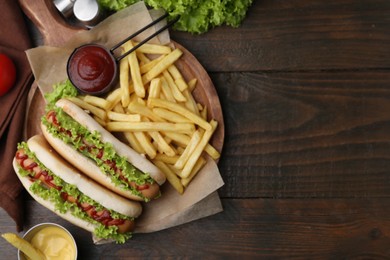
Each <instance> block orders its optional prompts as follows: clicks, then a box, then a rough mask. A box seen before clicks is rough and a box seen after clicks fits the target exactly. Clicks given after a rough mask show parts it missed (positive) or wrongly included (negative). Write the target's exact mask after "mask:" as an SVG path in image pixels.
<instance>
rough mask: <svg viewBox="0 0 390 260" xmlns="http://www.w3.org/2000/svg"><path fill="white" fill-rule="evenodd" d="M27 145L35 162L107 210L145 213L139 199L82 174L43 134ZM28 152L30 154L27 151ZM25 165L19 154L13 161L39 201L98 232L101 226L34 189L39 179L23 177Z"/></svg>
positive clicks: (17, 171) (28, 187) (30, 140)
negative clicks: (57, 151)
mask: <svg viewBox="0 0 390 260" xmlns="http://www.w3.org/2000/svg"><path fill="white" fill-rule="evenodd" d="M27 146H28V149H29V150H30V151H31V152H32V153H34V156H35V160H34V161H35V162H37V163H38V162H39V163H40V164H41V165H43V166H44V167H45V168H47V170H48V171H50V173H52V174H53V175H55V176H57V177H58V178H60V179H61V180H62V181H64V182H65V183H67V184H70V185H73V186H75V187H76V188H77V189H78V190H79V191H80V192H81V193H82V194H83V195H85V196H86V197H89V198H91V199H92V200H94V201H95V202H97V203H98V204H99V205H101V207H103V208H105V209H107V210H111V211H115V212H117V213H120V214H122V215H125V216H128V217H131V218H136V217H138V216H139V215H140V214H141V213H142V206H141V204H140V203H139V202H135V201H130V200H127V199H125V198H123V197H121V196H119V195H117V194H115V193H113V192H111V191H109V190H107V189H105V188H104V187H102V186H100V185H99V184H97V183H96V182H94V181H92V180H91V179H89V178H88V177H86V176H84V175H83V174H80V173H79V171H78V170H77V169H75V168H74V167H73V166H72V165H70V164H69V163H67V162H66V161H65V160H64V159H63V158H62V157H60V155H58V154H57V153H56V152H55V151H54V150H53V149H52V147H50V145H49V144H48V143H47V141H46V140H45V138H44V137H43V136H41V135H36V136H33V137H31V138H30V139H29V140H28V141H27ZM21 151H23V149H19V150H18V152H17V154H18V153H22V152H21ZM24 152H25V151H24ZM25 154H27V153H26V152H25ZM29 160H32V159H31V157H30V158H29ZM22 164H24V161H22V162H21V160H20V158H19V163H18V156H16V157H15V158H14V160H13V167H14V170H15V172H16V173H17V176H18V178H19V179H20V181H21V183H22V184H23V186H24V187H25V189H26V190H27V191H28V192H29V194H30V195H31V196H32V197H33V198H34V199H35V200H36V201H37V202H38V203H40V204H41V205H43V206H44V207H46V208H48V209H49V210H51V211H53V212H54V213H56V214H57V215H59V216H60V217H62V218H64V219H66V220H67V221H69V222H71V223H73V224H75V225H77V226H79V227H81V228H83V229H85V230H87V231H90V232H94V230H95V229H96V227H97V225H96V224H95V223H93V222H92V223H91V222H90V221H87V220H85V219H81V218H79V217H76V216H74V215H73V214H71V212H70V211H67V212H65V213H62V212H60V211H58V210H57V209H56V206H55V204H54V203H53V202H52V201H50V200H48V199H44V198H42V197H41V196H39V194H36V193H35V192H34V191H32V190H31V189H30V188H31V186H32V185H33V184H34V182H36V181H37V179H34V178H33V177H31V176H30V175H29V176H23V174H22V172H21V171H22V169H23V167H26V165H22ZM37 167H40V166H39V164H38V166H35V167H34V168H31V169H30V171H31V174H37V173H38V172H39V170H36V168H37ZM40 168H41V173H42V172H43V171H44V169H45V168H43V167H42V166H41V167H40ZM45 171H46V170H45ZM60 191H61V193H63V192H64V191H63V190H60ZM80 203H81V202H80Z"/></svg>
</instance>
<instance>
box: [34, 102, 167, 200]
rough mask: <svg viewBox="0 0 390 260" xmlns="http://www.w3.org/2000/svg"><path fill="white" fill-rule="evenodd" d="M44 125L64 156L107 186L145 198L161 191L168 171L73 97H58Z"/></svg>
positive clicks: (50, 138)
mask: <svg viewBox="0 0 390 260" xmlns="http://www.w3.org/2000/svg"><path fill="white" fill-rule="evenodd" d="M41 129H42V132H43V134H44V136H45V138H46V139H47V140H48V142H49V143H50V144H51V146H52V147H53V148H54V149H56V150H57V152H58V153H59V154H61V155H62V157H64V158H65V159H66V160H68V161H69V162H70V163H71V164H73V165H74V166H75V167H77V168H78V169H79V170H80V171H82V172H83V173H85V174H86V175H88V176H89V177H90V178H92V179H94V180H95V181H97V182H99V183H100V184H102V185H104V186H105V187H107V188H108V189H111V190H112V191H114V192H116V193H118V194H120V195H122V196H124V197H126V198H129V199H133V200H138V201H145V202H148V201H150V200H151V199H153V198H156V197H158V196H159V195H160V187H159V185H162V184H163V183H164V182H165V180H166V178H165V175H164V174H163V173H162V172H161V171H160V170H159V169H158V168H157V167H156V166H154V165H153V164H152V163H151V162H150V161H148V160H147V159H146V158H145V157H143V156H142V155H140V154H138V153H137V152H135V151H134V150H133V149H131V148H130V147H129V146H128V145H126V144H124V143H122V142H121V141H119V140H118V139H117V138H116V137H115V136H113V135H112V134H111V133H110V132H108V131H107V130H106V129H104V128H103V127H102V126H101V125H99V124H98V123H97V122H96V121H95V120H94V119H93V118H92V117H91V116H90V115H89V114H88V113H86V112H85V111H84V110H83V109H81V108H80V107H78V106H77V105H75V104H74V103H72V102H71V101H69V100H67V99H60V100H58V101H57V102H56V103H55V106H54V107H53V108H52V109H50V110H49V111H48V112H47V113H46V115H45V116H44V117H43V118H42V122H41Z"/></svg>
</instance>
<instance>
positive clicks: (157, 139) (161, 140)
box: [148, 131, 176, 156]
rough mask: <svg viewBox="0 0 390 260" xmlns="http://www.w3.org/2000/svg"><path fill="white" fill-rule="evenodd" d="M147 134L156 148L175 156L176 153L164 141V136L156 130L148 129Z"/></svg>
mask: <svg viewBox="0 0 390 260" xmlns="http://www.w3.org/2000/svg"><path fill="white" fill-rule="evenodd" d="M148 134H149V135H150V136H151V137H152V139H153V140H154V141H155V142H156V144H157V149H158V150H160V151H161V153H164V154H166V155H168V156H175V155H176V153H175V151H174V150H173V149H172V147H171V146H170V145H169V144H168V143H167V142H166V141H165V139H164V137H163V136H162V135H161V134H160V133H159V132H156V131H149V132H148Z"/></svg>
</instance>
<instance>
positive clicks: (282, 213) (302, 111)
mask: <svg viewBox="0 0 390 260" xmlns="http://www.w3.org/2000/svg"><path fill="white" fill-rule="evenodd" d="M171 35H172V38H173V39H174V40H175V41H176V42H178V43H180V44H181V45H183V46H185V47H186V48H187V49H188V50H189V51H191V52H192V53H193V54H194V55H195V56H196V57H197V58H198V60H199V61H200V63H201V64H202V65H203V66H204V67H205V69H206V70H207V71H208V72H209V74H210V77H211V79H212V80H213V82H214V84H215V87H216V90H217V92H218V95H219V98H220V101H221V104H222V108H223V113H224V120H225V127H226V132H225V143H224V150H223V152H222V157H221V160H220V162H219V169H220V172H221V174H222V177H223V179H224V181H225V186H223V187H222V188H221V189H220V190H219V195H220V197H221V199H222V203H223V207H224V211H223V212H222V213H218V214H216V215H214V216H211V217H207V218H204V219H200V220H197V221H194V222H191V223H188V224H184V225H181V226H177V227H174V228H170V229H167V230H163V231H160V232H156V233H151V234H139V235H135V236H134V238H133V239H132V240H131V241H129V242H127V243H126V244H124V245H112V244H110V245H102V246H94V245H93V244H92V241H91V239H90V236H89V235H88V233H87V232H85V231H83V230H81V229H79V228H77V227H74V226H72V225H70V224H68V223H66V222H64V221H62V220H61V219H59V218H58V217H56V216H55V215H54V214H52V213H50V212H49V211H48V210H46V209H44V208H43V207H41V206H40V205H38V204H37V203H36V202H34V201H28V202H27V205H26V207H27V216H26V218H27V223H26V227H30V226H32V225H34V224H36V223H40V222H44V221H53V222H57V223H60V224H63V225H64V226H66V227H67V228H69V229H70V231H71V232H72V233H73V234H74V236H75V238H76V240H77V244H78V247H79V259H128V258H149V257H150V258H151V257H160V258H168V257H170V258H177V257H190V258H196V259H198V258H199V259H200V258H223V257H228V258H235V257H245V258H292V257H294V258H305V259H313V258H314V259H316V258H319V259H341V258H342V259H354V258H371V259H372V258H390V48H389V46H390V1H388V0H370V1H369V0H361V1H353V0H338V1H320V0H310V1H309V0H292V1H284V0H262V1H260V0H258V1H256V0H255V1H254V3H253V5H252V7H251V8H250V9H249V12H248V14H247V18H246V19H245V20H244V22H243V24H242V26H241V27H240V28H238V29H233V28H231V27H219V28H216V29H213V30H211V31H210V32H208V33H206V34H203V35H196V36H195V35H190V34H188V33H182V32H172V33H171ZM0 229H1V231H2V232H8V231H10V232H14V231H15V226H14V223H13V222H12V221H11V219H10V218H9V217H8V215H7V214H6V213H5V212H4V211H3V210H0ZM0 251H1V257H2V258H3V259H7V258H8V259H15V255H16V250H15V249H14V248H12V247H11V246H10V245H8V244H6V243H5V242H4V240H1V241H0Z"/></svg>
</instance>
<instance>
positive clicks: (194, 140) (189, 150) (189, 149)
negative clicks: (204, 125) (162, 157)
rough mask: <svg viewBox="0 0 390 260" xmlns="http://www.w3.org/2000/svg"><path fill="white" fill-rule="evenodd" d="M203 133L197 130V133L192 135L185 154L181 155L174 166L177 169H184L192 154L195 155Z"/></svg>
mask: <svg viewBox="0 0 390 260" xmlns="http://www.w3.org/2000/svg"><path fill="white" fill-rule="evenodd" d="M203 132H204V131H203V130H202V131H201V130H196V131H195V133H194V134H193V135H192V137H191V140H190V141H189V142H188V144H187V146H186V148H185V149H184V152H183V153H182V154H181V155H180V157H179V159H178V160H177V162H176V163H175V165H174V167H175V168H176V169H183V167H184V165H185V164H186V162H187V161H188V159H189V158H190V156H191V154H193V152H194V150H195V148H196V146H197V145H198V143H200V140H201V138H202V135H203Z"/></svg>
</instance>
